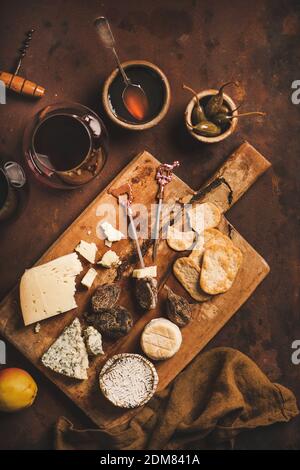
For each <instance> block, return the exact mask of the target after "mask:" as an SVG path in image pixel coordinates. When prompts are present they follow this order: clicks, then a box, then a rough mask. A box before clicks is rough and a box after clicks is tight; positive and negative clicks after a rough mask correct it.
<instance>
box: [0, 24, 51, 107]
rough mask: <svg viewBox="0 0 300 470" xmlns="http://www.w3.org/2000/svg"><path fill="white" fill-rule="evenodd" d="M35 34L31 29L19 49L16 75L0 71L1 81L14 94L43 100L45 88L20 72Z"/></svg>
mask: <svg viewBox="0 0 300 470" xmlns="http://www.w3.org/2000/svg"><path fill="white" fill-rule="evenodd" d="M33 33H34V29H30V30H29V31H28V32H27V33H26V37H25V39H24V41H23V43H22V46H21V47H20V49H19V51H18V52H19V56H18V63H17V67H16V70H15V72H14V73H9V72H1V71H0V80H2V82H4V84H5V86H6V88H7V89H9V90H13V91H14V92H16V93H18V94H20V95H27V96H33V97H36V98H41V97H42V96H43V95H44V93H45V88H43V87H41V86H39V85H37V84H36V83H34V82H31V81H29V80H27V79H26V78H23V77H20V76H19V75H18V74H19V71H20V69H21V66H22V62H23V59H24V58H25V57H26V54H27V51H28V48H29V45H30V42H31V40H32V36H33Z"/></svg>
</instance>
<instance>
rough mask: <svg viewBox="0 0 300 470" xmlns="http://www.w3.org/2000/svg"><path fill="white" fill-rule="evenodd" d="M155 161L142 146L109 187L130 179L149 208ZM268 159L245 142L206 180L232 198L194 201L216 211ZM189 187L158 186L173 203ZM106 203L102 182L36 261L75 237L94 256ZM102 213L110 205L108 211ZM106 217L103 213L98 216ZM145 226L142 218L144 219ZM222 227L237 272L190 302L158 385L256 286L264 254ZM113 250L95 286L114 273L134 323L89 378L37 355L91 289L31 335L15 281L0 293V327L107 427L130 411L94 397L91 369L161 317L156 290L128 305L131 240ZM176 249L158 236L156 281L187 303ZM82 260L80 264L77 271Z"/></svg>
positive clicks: (134, 345) (135, 347)
mask: <svg viewBox="0 0 300 470" xmlns="http://www.w3.org/2000/svg"><path fill="white" fill-rule="evenodd" d="M159 163H160V162H159V161H158V160H156V159H155V158H154V157H153V156H152V155H150V154H149V153H148V152H142V153H141V154H139V155H138V156H137V157H136V158H134V159H133V160H132V162H131V163H130V164H129V165H128V166H127V167H126V168H125V169H124V170H123V171H122V172H121V173H120V174H119V175H118V176H117V177H116V178H115V179H114V180H113V182H112V183H111V185H110V186H112V187H117V186H120V185H121V184H123V183H125V182H130V183H131V185H132V188H133V193H134V195H135V202H139V203H142V204H144V205H145V206H147V208H148V209H150V206H151V204H153V203H154V202H155V196H156V193H157V189H158V188H157V184H156V181H155V173H156V169H157V166H158V165H159ZM269 166H270V163H269V162H268V161H267V160H266V159H265V158H264V157H263V156H262V155H261V154H260V153H259V152H257V151H256V150H255V149H254V148H253V147H252V146H251V145H250V144H248V143H244V144H243V145H242V146H241V147H239V148H238V149H237V151H236V152H235V153H234V154H232V155H231V156H230V157H229V158H228V159H227V160H226V163H225V164H224V165H223V166H222V167H221V168H220V170H219V171H218V172H217V173H216V174H215V175H214V176H213V178H211V179H210V181H209V183H211V182H213V181H216V180H217V179H218V178H225V180H226V181H227V183H228V184H229V185H230V187H231V188H232V191H233V193H232V196H233V197H232V202H231V204H229V200H228V191H229V190H228V187H227V186H226V185H225V184H220V185H219V186H217V187H215V188H214V189H211V191H209V192H208V193H207V194H205V195H204V196H202V197H201V198H200V200H205V201H213V202H214V203H216V204H217V205H218V206H219V207H220V209H221V210H222V212H226V210H227V209H228V208H229V207H231V205H233V204H234V203H235V202H236V201H237V200H238V199H239V198H240V197H241V196H242V195H243V194H244V193H245V192H246V191H247V190H248V189H249V187H250V186H251V185H252V184H253V183H254V182H255V181H256V179H257V178H258V177H259V176H260V175H261V174H262V173H264V172H265V171H266V170H267V168H268V167H269ZM192 194H193V191H192V190H191V189H190V188H189V187H188V186H187V185H186V184H185V183H184V182H183V181H182V180H180V179H179V178H177V177H174V178H173V180H172V182H171V183H170V184H169V185H168V186H167V187H166V193H165V199H166V201H168V203H170V204H175V202H176V200H177V199H178V197H184V198H185V200H188V199H190V198H191V196H192ZM105 203H108V204H113V205H114V207H115V209H116V211H117V212H118V210H119V208H118V204H117V201H116V199H115V198H113V197H112V196H111V195H110V194H108V192H107V188H106V189H105V190H104V191H103V192H102V193H100V194H99V195H98V196H97V197H96V198H95V200H94V201H93V202H92V203H91V204H90V205H89V206H88V207H87V208H86V209H85V210H84V211H83V213H82V214H81V215H80V216H79V217H78V218H77V219H76V220H75V221H74V222H73V223H72V225H71V226H70V227H69V228H68V229H67V230H66V231H65V232H64V233H63V234H62V235H61V236H60V237H59V238H58V240H57V241H56V242H55V243H54V244H53V245H52V246H51V247H50V248H49V249H48V251H47V252H46V253H45V254H44V255H43V256H42V258H41V259H40V260H39V261H38V263H37V264H41V263H45V262H47V261H50V260H53V259H54V258H57V257H59V256H62V255H65V254H68V253H70V252H72V251H73V249H74V248H75V246H76V245H77V243H78V242H79V241H80V240H86V241H90V242H92V241H93V242H95V243H97V246H98V250H99V255H100V257H101V256H102V254H103V253H104V252H105V251H107V250H108V249H109V248H107V247H106V246H105V245H104V242H103V240H100V239H99V238H98V237H97V230H96V227H97V225H98V224H99V223H100V221H101V220H102V219H103V218H106V217H104V216H105V214H102V215H101V210H100V206H101V208H103V204H105ZM109 213H110V215H111V214H112V211H111V210H109ZM106 215H107V214H106ZM149 228H150V222H149ZM220 229H221V230H222V231H223V232H224V233H229V232H230V234H231V237H232V239H233V242H234V243H235V244H236V245H237V246H238V247H239V248H240V249H241V250H242V252H243V264H242V266H241V269H240V271H239V273H238V276H237V279H236V281H235V283H234V285H233V287H232V288H231V289H230V290H229V291H228V292H226V293H225V294H222V295H218V296H215V297H213V298H212V299H211V300H209V301H207V302H205V303H202V304H200V303H194V305H193V315H192V321H191V322H190V324H189V325H187V326H186V327H185V328H183V329H182V334H183V343H182V346H181V348H180V350H179V352H178V353H177V354H176V355H175V356H174V357H173V358H171V359H169V360H167V361H162V362H160V363H157V364H156V367H157V371H158V375H159V387H158V389H159V390H161V389H163V388H164V387H166V386H167V385H168V384H169V383H170V381H171V380H173V379H174V378H175V377H176V375H177V374H178V373H179V372H180V371H181V370H182V369H183V368H184V367H185V366H186V365H187V364H188V363H189V362H190V361H191V360H192V359H193V358H194V357H195V355H196V354H197V353H198V352H199V351H201V349H203V348H204V346H205V345H206V344H207V343H208V342H209V341H210V340H211V339H212V338H213V336H215V335H216V334H217V332H218V331H219V330H220V329H221V328H222V326H223V325H224V324H225V323H226V322H227V321H228V320H229V319H230V318H231V317H232V315H233V314H234V313H235V312H236V311H237V310H238V309H239V307H240V306H241V305H242V304H243V303H244V302H245V301H246V300H247V299H248V298H249V296H250V295H251V294H252V292H253V291H254V290H255V288H256V287H257V286H258V284H259V283H260V282H261V281H262V280H263V279H264V277H265V276H266V275H267V274H268V272H269V267H268V265H267V263H266V262H265V260H264V259H263V258H262V257H261V256H260V255H259V254H258V253H257V252H256V251H255V250H254V249H253V248H252V247H251V246H250V245H249V243H247V241H246V240H245V239H243V237H242V236H241V235H240V234H239V233H238V232H237V231H236V230H234V229H233V227H232V226H231V225H230V224H229V223H228V222H227V220H226V219H225V217H223V220H222V222H221V224H220ZM143 248H144V251H145V252H146V253H145V262H146V265H150V264H152V259H151V252H152V249H151V248H150V249H149V244H148V242H144V244H143ZM113 249H114V250H115V251H116V252H117V253H118V255H119V256H120V258H121V259H122V265H121V268H119V270H118V271H116V270H115V269H109V270H106V269H105V268H101V267H97V270H98V272H99V275H98V277H97V282H95V284H94V286H93V288H95V287H96V286H97V285H98V284H104V283H106V282H110V281H112V280H113V279H115V278H116V277H117V278H118V277H119V278H120V282H121V285H122V294H121V298H120V301H119V303H120V304H121V305H124V306H125V307H127V308H129V310H130V311H131V312H132V313H133V317H134V322H135V323H134V327H133V328H132V330H131V331H130V333H129V334H128V335H127V336H126V337H124V338H122V339H120V340H118V341H115V342H111V341H105V342H104V350H105V352H106V354H105V356H100V357H97V358H95V359H93V360H91V364H90V368H89V378H88V380H85V381H80V382H79V381H76V380H73V379H69V378H66V377H63V376H60V375H59V374H56V373H54V372H52V371H50V370H48V369H46V368H45V367H44V366H42V364H41V362H40V358H41V356H42V354H43V353H44V352H45V351H46V350H47V349H48V347H49V346H50V345H51V344H52V343H53V341H54V340H55V339H56V338H57V337H58V336H59V334H60V333H61V332H62V330H63V329H64V327H65V326H66V325H68V324H69V323H70V322H71V321H72V319H73V318H74V317H75V316H77V315H79V317H81V315H82V313H83V312H84V311H85V309H86V308H87V304H88V301H89V298H90V295H91V290H90V291H87V290H84V289H80V288H79V291H78V292H77V294H76V301H77V304H78V308H77V309H76V310H73V311H70V312H68V313H65V314H61V315H58V316H56V317H53V318H51V319H48V320H45V321H43V322H42V324H41V330H40V332H39V333H38V334H36V333H34V326H33V325H31V326H28V327H24V325H23V321H22V316H21V312H20V307H19V299H18V286H16V287H15V288H14V290H13V291H12V292H11V293H9V294H8V295H7V297H6V298H5V299H4V300H3V301H2V303H1V304H0V333H1V334H2V335H3V336H4V337H5V338H6V339H7V340H9V341H10V342H11V343H12V344H13V345H14V346H15V347H16V348H17V349H18V350H19V351H21V352H22V353H23V354H24V355H25V356H26V357H27V358H28V359H29V360H30V361H31V362H32V363H33V364H35V365H36V367H38V368H39V369H40V370H42V371H43V373H44V374H45V375H47V376H48V377H49V378H50V379H51V380H52V381H53V382H54V383H55V384H56V385H57V386H58V387H59V388H60V389H61V390H62V391H63V392H64V393H66V394H67V395H68V396H69V397H70V398H71V399H72V400H73V401H74V402H75V403H76V404H77V405H78V406H79V407H80V408H81V409H82V410H83V411H84V412H85V413H86V414H87V415H88V416H89V417H90V418H91V419H92V420H93V421H94V422H95V423H96V424H97V425H98V426H100V427H102V426H105V427H111V426H113V425H115V424H119V423H120V422H123V421H125V420H127V419H128V418H129V417H130V416H131V415H132V414H133V413H135V412H136V410H133V411H130V412H128V411H126V410H122V409H118V408H115V407H113V406H112V405H111V404H110V403H109V402H108V401H106V399H105V398H104V397H103V396H102V394H101V392H100V391H99V386H98V375H99V371H100V370H101V367H102V365H103V364H104V362H106V360H107V359H108V358H109V357H110V356H111V355H113V354H116V353H120V352H140V347H139V339H140V333H141V331H142V330H143V328H144V326H145V324H146V323H147V322H148V321H149V320H151V319H152V318H154V317H158V316H164V313H165V293H164V291H165V290H164V289H161V291H160V296H159V297H160V299H159V303H158V306H157V308H156V310H152V311H149V312H147V313H143V312H141V311H139V310H138V308H137V307H136V304H135V301H134V299H133V296H132V289H131V288H130V287H131V282H132V280H131V277H130V274H131V271H132V269H133V267H134V264H133V262H134V258H135V250H134V245H133V243H132V241H130V240H128V239H125V240H121V241H120V242H117V243H115V244H114V245H113ZM178 256H183V253H176V252H174V251H172V250H171V249H170V248H169V247H168V245H167V243H166V242H165V241H164V240H163V241H161V242H160V245H159V249H158V256H157V266H158V281H159V285H160V287H161V286H162V285H163V284H164V283H165V282H166V283H167V284H168V285H169V286H170V287H171V288H172V289H173V290H174V291H175V292H177V293H179V294H182V295H184V296H186V298H187V299H189V301H190V302H192V299H191V298H190V297H189V295H188V294H187V293H186V292H185V290H184V289H183V288H182V286H181V285H180V284H179V283H178V282H177V280H176V279H175V278H174V276H173V275H172V274H171V272H172V264H173V261H174V260H175V259H176V258H177V257H178ZM87 269H88V264H86V265H85V271H86V270H87Z"/></svg>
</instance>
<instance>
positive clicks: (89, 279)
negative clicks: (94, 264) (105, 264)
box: [81, 268, 97, 289]
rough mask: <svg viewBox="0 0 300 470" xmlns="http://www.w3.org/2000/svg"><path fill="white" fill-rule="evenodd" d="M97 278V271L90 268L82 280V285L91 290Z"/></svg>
mask: <svg viewBox="0 0 300 470" xmlns="http://www.w3.org/2000/svg"><path fill="white" fill-rule="evenodd" d="M96 276H97V271H96V270H95V269H94V268H90V269H89V270H88V271H87V272H86V274H85V275H84V276H83V278H82V279H81V284H82V285H83V286H85V287H87V288H88V289H89V288H90V287H92V285H93V282H94V280H95V279H96Z"/></svg>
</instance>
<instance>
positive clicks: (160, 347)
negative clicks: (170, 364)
mask: <svg viewBox="0 0 300 470" xmlns="http://www.w3.org/2000/svg"><path fill="white" fill-rule="evenodd" d="M181 343H182V335H181V331H180V329H179V328H178V326H177V325H175V324H174V323H172V322H171V321H170V320H167V319H166V318H155V319H154V320H151V321H150V322H149V323H148V324H147V325H146V326H145V328H144V331H143V333H142V336H141V346H142V350H143V351H144V353H145V354H146V355H147V356H148V357H150V358H151V359H154V360H157V361H160V360H163V359H168V358H170V357H172V356H174V354H176V353H177V351H178V349H179V348H180V346H181Z"/></svg>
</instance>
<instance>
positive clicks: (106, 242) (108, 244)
mask: <svg viewBox="0 0 300 470" xmlns="http://www.w3.org/2000/svg"><path fill="white" fill-rule="evenodd" d="M112 244H113V242H110V241H108V240H105V241H104V245H105V246H108V248H111V247H112Z"/></svg>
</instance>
